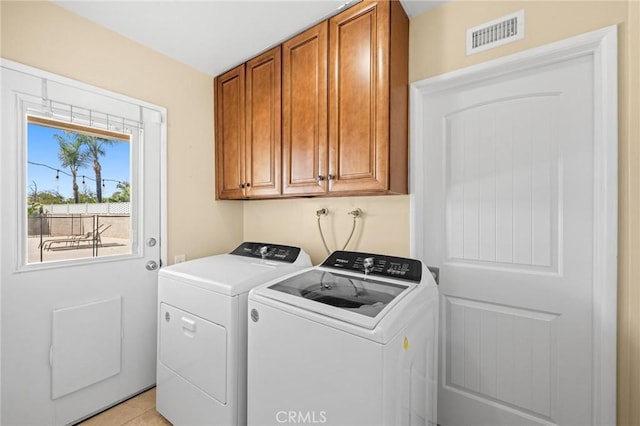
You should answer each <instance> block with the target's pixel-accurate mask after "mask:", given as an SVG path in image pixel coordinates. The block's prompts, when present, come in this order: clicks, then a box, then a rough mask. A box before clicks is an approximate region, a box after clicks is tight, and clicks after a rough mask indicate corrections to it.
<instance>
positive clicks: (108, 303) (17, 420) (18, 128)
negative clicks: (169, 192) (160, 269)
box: [0, 61, 166, 425]
mask: <svg viewBox="0 0 640 426" xmlns="http://www.w3.org/2000/svg"><path fill="white" fill-rule="evenodd" d="M1 65H2V68H0V70H1V78H2V84H1V87H2V155H1V168H0V170H1V172H0V173H1V178H2V185H1V189H0V195H1V197H0V200H1V201H0V203H1V205H0V208H1V212H2V218H3V220H2V223H1V224H0V237H1V241H2V250H1V254H2V258H1V263H0V265H1V291H2V299H1V301H2V305H1V315H2V322H1V324H2V358H1V362H2V364H1V368H2V393H1V395H2V419H1V423H2V424H7V425H20V424H23V425H36V424H41V425H44V424H51V425H53V424H56V425H57V424H68V423H71V422H74V421H76V420H78V419H81V418H83V417H85V416H87V415H90V414H92V413H95V412H97V411H100V410H101V409H103V408H105V407H107V406H109V405H112V404H114V403H116V402H118V401H120V400H122V399H125V398H127V397H128V396H131V395H133V394H136V393H138V392H139V391H141V390H144V389H146V388H148V387H150V386H152V385H153V384H154V382H155V371H156V370H155V360H156V298H157V267H153V265H154V264H153V263H150V262H155V265H159V264H160V259H161V256H162V255H163V251H164V250H163V249H162V248H161V244H160V242H161V236H162V235H161V226H162V225H161V223H162V221H161V211H162V208H161V192H162V188H161V186H162V185H163V184H162V182H163V178H162V173H163V166H162V162H163V161H164V154H163V153H164V125H163V122H166V111H165V110H164V109H163V108H160V107H156V106H153V105H150V104H146V103H143V102H138V101H136V100H133V99H130V98H126V97H123V96H120V95H116V94H113V93H109V92H106V91H104V90H100V89H97V88H94V87H90V86H87V85H83V84H81V83H78V82H74V81H71V80H68V79H65V78H63V77H59V76H56V75H52V74H48V73H45V72H42V71H39V70H34V69H31V68H28V67H24V66H21V65H19V64H15V63H11V62H9V61H4V62H2V64H1ZM34 123H39V124H42V123H44V126H43V128H44V130H43V131H51V129H53V130H54V131H55V133H56V134H57V135H59V136H60V137H62V138H71V136H72V135H76V134H80V133H82V134H85V133H86V134H87V135H98V136H100V137H103V138H108V137H111V136H113V137H114V138H120V139H119V140H117V141H113V142H112V143H107V145H108V146H107V145H105V146H103V148H104V149H106V155H102V157H100V158H101V161H103V167H102V173H103V175H102V178H100V180H101V181H102V183H103V188H104V191H108V192H112V191H115V189H113V190H109V189H108V188H109V184H110V183H114V182H110V180H113V181H115V180H116V179H109V178H114V177H116V176H109V175H105V174H106V173H120V172H116V171H113V172H107V170H111V169H107V168H106V163H105V162H108V160H109V159H111V160H113V158H114V156H115V155H116V154H115V152H116V151H115V149H116V148H122V151H123V152H124V154H123V155H124V156H123V157H118V158H124V160H121V162H124V163H126V164H120V165H119V166H122V170H124V171H123V172H122V173H124V175H123V176H118V182H117V183H118V184H119V186H118V188H119V190H118V191H119V198H118V200H119V201H122V202H120V203H102V204H100V206H97V207H96V205H89V204H87V205H86V206H83V204H85V203H80V204H75V203H71V204H69V205H68V206H66V208H68V209H69V211H68V212H65V211H63V210H60V209H61V208H64V207H65V206H64V205H45V204H44V202H43V203H42V204H39V203H33V202H32V198H33V191H34V186H35V187H37V188H39V189H38V191H40V192H42V191H43V190H46V189H48V188H47V187H46V185H48V183H45V181H46V180H45V181H42V180H38V179H40V178H37V177H35V176H36V174H37V173H36V171H34V170H35V169H33V170H32V169H31V168H30V167H31V166H37V167H40V168H43V169H44V170H45V171H46V172H47V173H49V174H50V175H51V180H52V182H53V179H54V175H55V182H62V178H63V177H65V178H66V177H69V176H71V174H72V173H70V170H71V169H70V168H69V167H67V165H65V164H63V163H62V160H61V159H60V158H59V156H58V155H49V156H48V157H46V158H45V159H44V160H38V161H34V158H35V155H36V154H35V153H34V150H33V146H32V145H33V143H34V142H33V137H34V135H35V134H36V130H34V129H35V127H33V126H34ZM58 126H60V127H58ZM92 129H93V130H92ZM40 130H42V129H40ZM64 130H67V131H70V130H73V132H71V131H70V132H69V133H65V132H64ZM92 132H93V133H92ZM74 137H75V136H74ZM49 139H51V135H49ZM49 142H51V143H52V144H56V140H49ZM54 147H55V148H56V149H57V148H58V146H57V145H55V146H54ZM49 148H50V147H49ZM83 148H84V147H83ZM58 152H59V151H58ZM83 152H84V151H83ZM116 163H117V161H116ZM86 170H87V171H85V172H82V173H84V174H85V175H83V176H82V180H85V181H86V182H87V183H86V185H87V187H88V189H86V188H85V189H84V195H85V196H92V195H91V194H92V191H93V188H94V187H95V188H97V186H95V183H96V182H97V181H98V177H97V175H96V177H93V174H91V162H90V161H89V162H88V165H87V169H86ZM113 170H115V169H113ZM67 175H68V176H67ZM127 178H128V179H127ZM36 180H38V181H37V182H36ZM79 180H80V176H78V181H79ZM91 180H92V181H93V185H94V186H90V185H89V182H90V181H91ZM127 180H128V182H127ZM57 185H59V187H60V188H59V193H61V194H62V193H63V191H65V189H63V186H64V185H63V184H62V183H57ZM98 185H99V184H98ZM127 185H128V188H127ZM56 191H58V189H56V190H55V191H53V190H52V191H51V192H56ZM125 194H126V195H125ZM93 195H95V194H93ZM104 195H105V196H108V195H109V194H108V193H107V194H104ZM116 195H117V194H115V193H114V195H113V199H116ZM127 199H128V201H123V200H127ZM107 204H109V205H107ZM115 205H117V206H118V207H119V208H120V207H121V208H125V207H126V208H125V210H124V213H123V212H120V213H117V212H116V213H114V212H113V211H110V209H112V208H113V206H115ZM123 206H124V207H123ZM77 208H85V209H88V210H85V211H83V212H78V211H76V210H74V209H77ZM96 208H105V209H107V210H104V211H103V210H91V209H96ZM38 210H40V212H43V214H38ZM71 210H73V211H71ZM74 212H75V213H74ZM34 218H36V220H35V222H36V223H35V225H37V226H38V231H34V229H33V226H34V224H33V223H32V222H34V220H33V219H34ZM43 224H44V225H43ZM63 225H64V226H66V228H64V230H62V228H63ZM34 253H35V255H34ZM147 266H149V268H150V269H148V268H147Z"/></svg>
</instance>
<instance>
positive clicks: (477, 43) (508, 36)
mask: <svg viewBox="0 0 640 426" xmlns="http://www.w3.org/2000/svg"><path fill="white" fill-rule="evenodd" d="M522 38H524V10H519V11H517V12H515V13H512V14H510V15H506V16H503V17H501V18H498V19H495V20H493V21H491V22H486V23H484V24H481V25H478V26H476V27H473V28H469V29H468V30H467V55H472V54H474V53H478V52H482V51H484V50H488V49H493V48H494V47H497V46H502V45H503V44H507V43H511V42H514V41H516V40H520V39H522Z"/></svg>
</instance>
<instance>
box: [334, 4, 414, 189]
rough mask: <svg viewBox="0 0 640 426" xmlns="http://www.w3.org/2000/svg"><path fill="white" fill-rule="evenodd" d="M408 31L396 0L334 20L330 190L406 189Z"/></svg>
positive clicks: (356, 8) (352, 10) (357, 9)
mask: <svg viewBox="0 0 640 426" xmlns="http://www.w3.org/2000/svg"><path fill="white" fill-rule="evenodd" d="M408 37H409V24H408V18H407V16H406V14H405V13H404V10H403V9H402V6H401V5H400V3H399V2H398V1H378V2H369V1H364V2H362V3H359V4H357V5H355V6H353V7H351V8H349V9H348V10H346V11H344V12H342V13H340V14H339V15H336V16H335V17H333V18H331V19H330V21H329V63H330V69H329V192H354V193H367V192H395V193H407V189H408V188H407V146H408V133H407V110H408V105H407V103H408ZM394 108H399V110H397V111H393V112H392V110H393V109H394ZM392 114H393V115H392Z"/></svg>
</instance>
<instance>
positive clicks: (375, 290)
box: [249, 266, 421, 331]
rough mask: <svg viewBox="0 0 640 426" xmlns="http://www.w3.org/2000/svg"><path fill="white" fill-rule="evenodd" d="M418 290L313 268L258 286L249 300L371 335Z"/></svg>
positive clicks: (407, 284)
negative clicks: (280, 305)
mask: <svg viewBox="0 0 640 426" xmlns="http://www.w3.org/2000/svg"><path fill="white" fill-rule="evenodd" d="M420 287H421V286H420V285H418V284H415V283H412V282H409V281H407V282H403V281H399V280H390V279H385V278H377V277H376V278H370V276H368V277H364V276H363V274H354V273H351V272H342V271H335V270H334V269H329V268H325V267H322V266H316V267H314V268H312V269H307V270H304V271H300V272H298V273H295V274H292V275H290V276H287V277H283V278H279V279H276V280H275V281H274V282H272V283H268V284H265V285H264V286H260V287H258V288H256V289H254V290H252V292H251V294H250V295H249V299H252V298H253V299H254V300H256V298H261V297H262V298H266V299H270V300H273V301H277V302H280V303H284V304H286V305H290V306H292V307H295V308H297V309H302V310H303V311H308V312H310V313H314V314H319V315H322V316H325V317H329V318H332V319H333V320H338V321H340V322H343V323H348V324H350V325H351V326H357V327H359V328H362V329H366V330H370V331H375V330H376V329H377V327H378V324H380V323H381V322H383V321H384V320H385V319H386V318H391V317H393V318H395V317H397V316H398V315H396V313H395V307H396V305H398V304H399V303H402V301H403V300H405V299H406V298H408V296H409V295H410V294H413V293H416V290H418V289H419V288H420ZM252 295H253V296H252ZM263 300H264V299H263ZM390 321H391V322H396V320H395V319H391V320H390ZM336 325H337V324H336Z"/></svg>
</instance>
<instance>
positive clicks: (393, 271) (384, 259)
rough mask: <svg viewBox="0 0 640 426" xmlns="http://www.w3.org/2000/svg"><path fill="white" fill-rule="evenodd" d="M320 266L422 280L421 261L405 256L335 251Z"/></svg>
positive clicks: (415, 280) (416, 280)
mask: <svg viewBox="0 0 640 426" xmlns="http://www.w3.org/2000/svg"><path fill="white" fill-rule="evenodd" d="M321 266H325V267H328V268H335V269H340V270H342V271H345V270H346V271H351V272H362V273H364V274H365V275H378V276H383V277H387V278H399V279H402V280H409V281H414V282H420V281H421V280H422V262H420V261H419V260H416V259H408V258H405V257H395V256H386V255H383V254H373V253H360V252H355V251H335V252H333V253H331V255H330V256H329V257H328V258H327V259H326V260H325V261H324V262H323V263H322V265H321Z"/></svg>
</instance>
